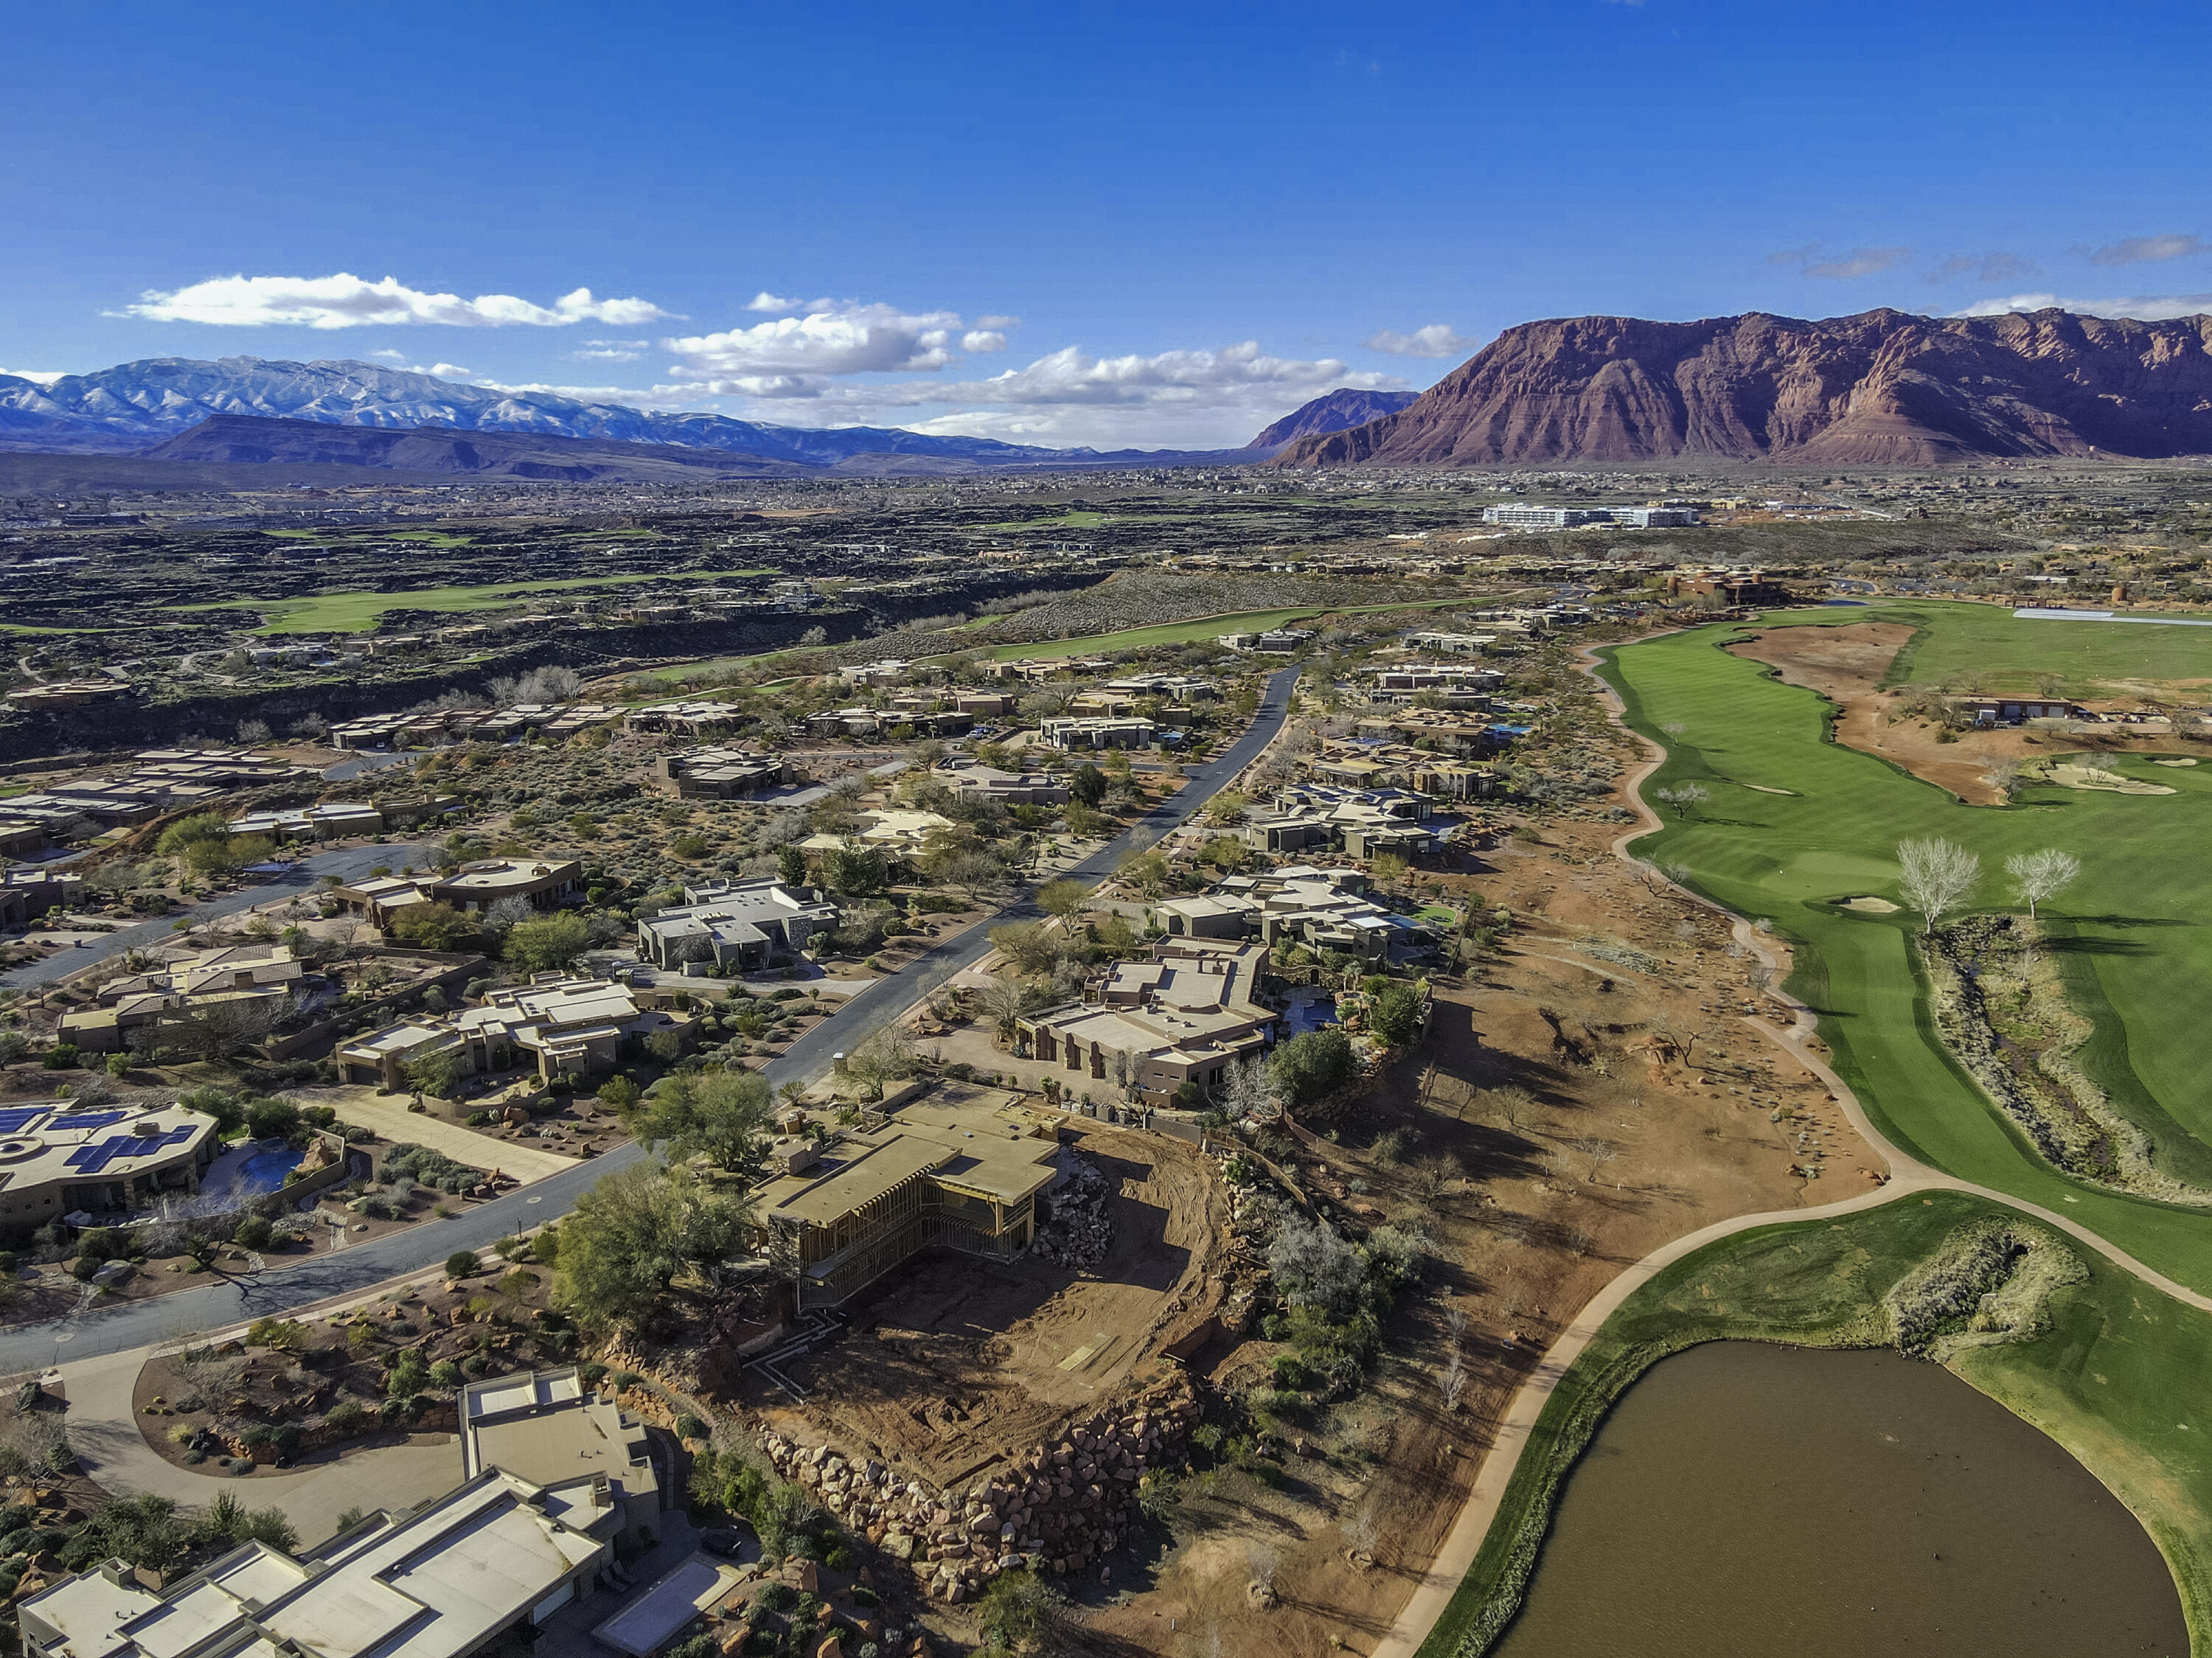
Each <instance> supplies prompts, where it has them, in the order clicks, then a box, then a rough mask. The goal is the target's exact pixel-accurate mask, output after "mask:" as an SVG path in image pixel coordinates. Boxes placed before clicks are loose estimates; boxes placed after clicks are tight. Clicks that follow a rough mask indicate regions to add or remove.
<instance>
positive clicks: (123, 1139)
mask: <svg viewBox="0 0 2212 1658" xmlns="http://www.w3.org/2000/svg"><path fill="white" fill-rule="evenodd" d="M191 1137H192V1131H191V1129H190V1128H172V1129H171V1130H170V1131H169V1132H168V1133H166V1134H110V1135H109V1136H108V1137H107V1138H106V1139H104V1140H101V1141H100V1142H99V1143H98V1144H97V1145H80V1146H79V1147H77V1149H76V1151H72V1152H70V1154H69V1156H68V1157H66V1158H65V1159H64V1164H65V1165H66V1166H67V1167H69V1168H71V1169H76V1170H77V1172H78V1173H80V1174H85V1175H97V1174H98V1173H100V1170H101V1169H105V1168H106V1167H107V1165H108V1164H109V1163H112V1162H113V1161H114V1160H115V1159H116V1158H117V1157H149V1156H151V1155H152V1154H153V1153H154V1152H156V1151H161V1149H162V1148H163V1147H165V1146H170V1145H176V1144H177V1143H178V1142H179V1141H180V1140H188V1139H191Z"/></svg>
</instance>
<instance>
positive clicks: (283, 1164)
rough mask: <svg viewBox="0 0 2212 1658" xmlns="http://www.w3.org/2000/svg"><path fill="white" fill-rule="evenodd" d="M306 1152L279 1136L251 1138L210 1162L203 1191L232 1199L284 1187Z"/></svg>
mask: <svg viewBox="0 0 2212 1658" xmlns="http://www.w3.org/2000/svg"><path fill="white" fill-rule="evenodd" d="M306 1156H307V1153H306V1152H304V1151H299V1150H296V1149H295V1148H294V1147H291V1146H288V1145H285V1144H284V1142H283V1141H282V1140H279V1139H267V1140H248V1141H246V1143H245V1144H244V1145H240V1146H238V1147H235V1148H234V1149H233V1150H231V1151H226V1152H224V1153H223V1154H222V1156H221V1157H217V1158H216V1160H215V1161H214V1162H213V1163H210V1164H209V1165H208V1170H207V1173H206V1174H205V1175H202V1176H201V1177H200V1191H201V1192H202V1193H204V1194H205V1195H207V1196H209V1197H217V1196H220V1197H222V1199H224V1200H225V1201H229V1202H236V1201H238V1200H240V1199H244V1198H252V1197H259V1196H262V1195H263V1194H264V1193H270V1192H276V1191H280V1190H282V1189H283V1185H284V1176H285V1175H289V1174H290V1173H291V1172H292V1171H293V1170H294V1169H297V1168H298V1167H299V1166H300V1163H301V1159H302V1158H303V1157H306Z"/></svg>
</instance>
